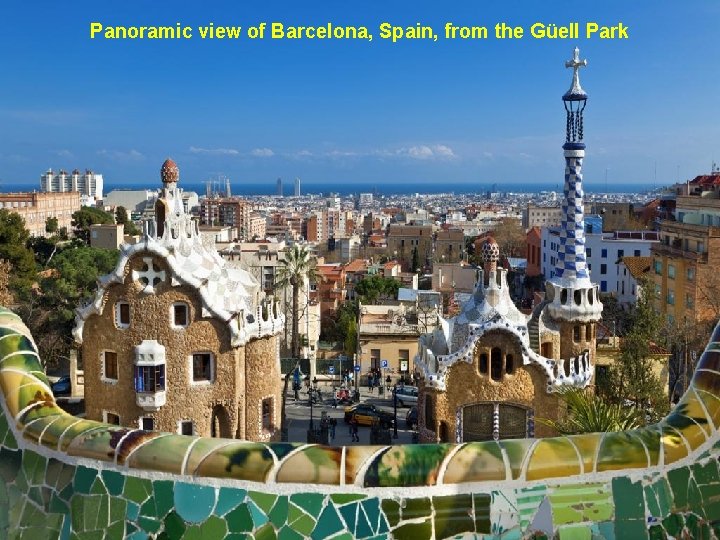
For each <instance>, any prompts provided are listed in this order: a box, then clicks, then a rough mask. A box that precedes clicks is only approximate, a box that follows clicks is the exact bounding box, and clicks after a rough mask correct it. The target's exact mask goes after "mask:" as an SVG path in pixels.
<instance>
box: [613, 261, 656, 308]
mask: <svg viewBox="0 0 720 540" xmlns="http://www.w3.org/2000/svg"><path fill="white" fill-rule="evenodd" d="M652 260H653V259H652V257H623V258H622V260H621V261H620V264H619V267H618V271H619V278H618V288H617V291H616V295H617V299H618V302H619V303H620V305H622V306H627V307H629V306H634V305H635V303H636V302H637V300H638V298H640V295H641V294H642V291H641V289H642V287H641V286H640V284H639V283H638V282H639V280H640V279H641V278H642V277H643V276H644V275H647V274H648V272H650V267H651V266H652Z"/></svg>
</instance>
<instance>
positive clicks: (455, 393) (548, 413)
mask: <svg viewBox="0 0 720 540" xmlns="http://www.w3.org/2000/svg"><path fill="white" fill-rule="evenodd" d="M493 347H499V348H500V349H501V350H502V351H503V354H512V355H513V358H514V364H515V369H514V372H513V373H512V374H508V373H506V372H505V370H504V369H503V374H502V378H501V379H500V380H499V381H495V380H493V379H492V378H491V377H490V375H489V374H487V373H481V372H480V364H479V362H480V360H479V359H480V355H481V354H487V356H488V368H489V364H490V350H491V349H492V348H493ZM521 364H522V355H521V352H520V348H519V347H518V345H517V341H516V340H515V339H514V336H511V335H510V334H503V333H501V332H488V333H487V334H485V335H484V336H483V337H482V339H481V340H480V342H479V343H478V345H477V346H476V347H475V352H474V360H473V363H472V364H469V363H467V362H457V363H455V364H453V365H452V366H451V367H450V368H449V369H448V376H447V388H448V391H446V392H436V391H434V390H429V389H425V390H424V392H425V391H427V392H429V393H430V394H432V395H433V400H434V402H435V404H436V406H435V415H436V420H437V422H438V425H439V423H440V422H445V423H446V424H447V426H448V429H449V433H450V434H451V436H452V439H451V440H452V441H454V440H455V438H454V434H455V430H456V428H457V419H456V415H457V412H458V411H459V410H460V409H461V408H462V407H464V406H465V405H471V404H474V403H480V402H484V401H500V402H510V403H512V404H515V405H522V406H526V407H529V408H531V409H533V411H534V413H535V415H536V416H543V417H544V418H548V419H551V420H556V419H557V418H558V411H559V406H560V405H559V399H558V397H557V395H556V394H548V393H547V378H546V376H545V374H544V373H543V372H542V370H541V369H540V368H539V367H538V366H536V365H534V364H528V365H526V366H523V365H521ZM423 408H424V407H423V406H421V407H419V412H420V417H421V418H420V423H421V424H424V411H423ZM431 431H433V432H434V433H437V430H436V429H432V428H431ZM535 434H536V436H537V437H548V436H551V435H556V432H555V431H554V430H553V429H551V428H549V427H548V426H545V425H543V424H541V423H536V425H535ZM428 435H429V434H428ZM424 438H425V437H424ZM435 441H436V439H435V438H427V440H426V441H425V442H435Z"/></svg>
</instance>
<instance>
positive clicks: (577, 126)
mask: <svg viewBox="0 0 720 540" xmlns="http://www.w3.org/2000/svg"><path fill="white" fill-rule="evenodd" d="M584 65H585V63H584V62H582V61H580V60H579V51H578V49H575V55H574V58H573V60H571V61H569V62H567V63H566V66H567V67H572V68H573V69H574V75H573V85H572V87H571V89H570V90H569V91H568V92H567V93H566V94H565V95H564V96H563V101H564V102H565V109H566V112H567V115H568V117H567V134H566V135H567V138H566V142H565V145H564V146H563V149H564V156H565V186H564V190H563V197H564V200H563V204H562V206H561V212H562V215H561V220H560V222H561V225H562V226H561V229H560V231H559V233H558V237H559V245H558V248H557V250H558V260H557V262H556V265H555V273H554V275H553V277H552V279H551V280H550V281H548V282H547V283H546V296H545V299H544V300H543V301H542V302H541V303H540V304H539V305H537V306H536V307H535V309H534V310H533V312H532V314H531V315H530V317H527V316H525V315H524V314H522V313H521V312H520V311H519V310H518V309H517V307H516V306H515V305H514V303H513V300H512V298H511V296H510V293H509V290H508V285H507V271H506V270H503V269H502V268H500V267H499V265H498V263H499V261H500V249H499V246H498V244H497V242H495V240H494V239H492V238H490V237H488V238H487V239H486V241H485V242H484V243H483V244H482V246H481V250H480V251H481V253H482V258H483V262H484V265H483V266H484V267H483V270H482V272H480V274H479V276H478V283H477V286H476V288H475V291H474V292H473V294H472V296H471V297H470V298H469V299H468V300H467V301H466V302H465V303H464V304H463V305H462V308H461V310H460V313H459V314H458V315H457V316H455V317H452V318H450V319H443V320H441V322H440V325H439V328H438V329H437V330H436V331H435V332H433V333H432V334H424V335H423V336H421V337H420V339H419V351H420V352H419V354H418V357H417V359H416V365H417V366H418V371H419V372H420V381H421V382H420V385H421V389H420V397H419V409H418V412H419V414H418V424H419V431H420V439H421V440H423V441H426V442H473V441H483V440H499V439H500V438H525V437H534V436H538V437H546V436H550V435H554V434H555V433H554V431H553V430H552V429H551V428H549V427H547V426H546V425H545V424H543V423H536V422H535V417H536V416H538V417H542V418H544V419H547V420H557V419H559V418H560V416H561V415H562V414H564V404H563V402H562V400H561V399H560V398H559V394H558V391H561V390H562V389H564V388H573V387H574V388H585V387H587V386H588V385H589V384H590V383H591V381H592V377H593V375H594V362H595V348H596V328H595V325H596V323H597V321H599V319H600V315H601V312H602V304H601V302H600V300H599V297H598V287H597V285H595V284H594V283H592V282H591V281H590V275H589V270H588V267H587V262H586V260H587V254H586V251H585V224H584V210H583V188H582V162H583V158H584V157H585V145H584V143H583V142H582V138H583V126H582V122H583V119H582V111H583V110H584V108H585V101H586V100H587V94H585V92H584V91H583V90H582V88H581V87H580V82H579V78H578V69H579V67H581V66H584ZM535 239H536V240H537V238H535Z"/></svg>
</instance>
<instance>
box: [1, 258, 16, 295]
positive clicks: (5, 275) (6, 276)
mask: <svg viewBox="0 0 720 540" xmlns="http://www.w3.org/2000/svg"><path fill="white" fill-rule="evenodd" d="M11 271H12V265H11V264H10V262H9V261H4V260H2V259H0V306H5V307H7V306H9V305H10V304H12V303H13V295H12V293H11V292H10V272H11Z"/></svg>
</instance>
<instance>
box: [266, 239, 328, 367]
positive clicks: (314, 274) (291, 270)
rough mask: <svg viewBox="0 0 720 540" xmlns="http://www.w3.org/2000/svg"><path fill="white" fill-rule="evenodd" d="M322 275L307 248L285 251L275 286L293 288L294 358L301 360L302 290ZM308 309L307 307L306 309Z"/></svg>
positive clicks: (297, 246) (292, 248)
mask: <svg viewBox="0 0 720 540" xmlns="http://www.w3.org/2000/svg"><path fill="white" fill-rule="evenodd" d="M319 278H320V274H318V271H317V269H316V267H315V257H313V256H312V254H311V253H310V250H308V248H307V247H306V246H299V245H297V244H295V245H294V246H292V247H291V248H290V249H288V250H287V251H285V260H284V261H283V263H282V266H280V268H279V270H278V273H277V281H276V282H275V286H276V287H277V288H278V289H282V288H285V287H291V288H292V323H293V326H292V334H291V335H292V345H291V347H290V351H291V353H292V355H293V358H300V327H299V325H300V316H299V311H300V308H299V304H300V289H301V288H302V286H303V285H304V284H305V281H306V280H307V281H308V282H310V281H318V280H319ZM305 309H307V306H306V308H305Z"/></svg>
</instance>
